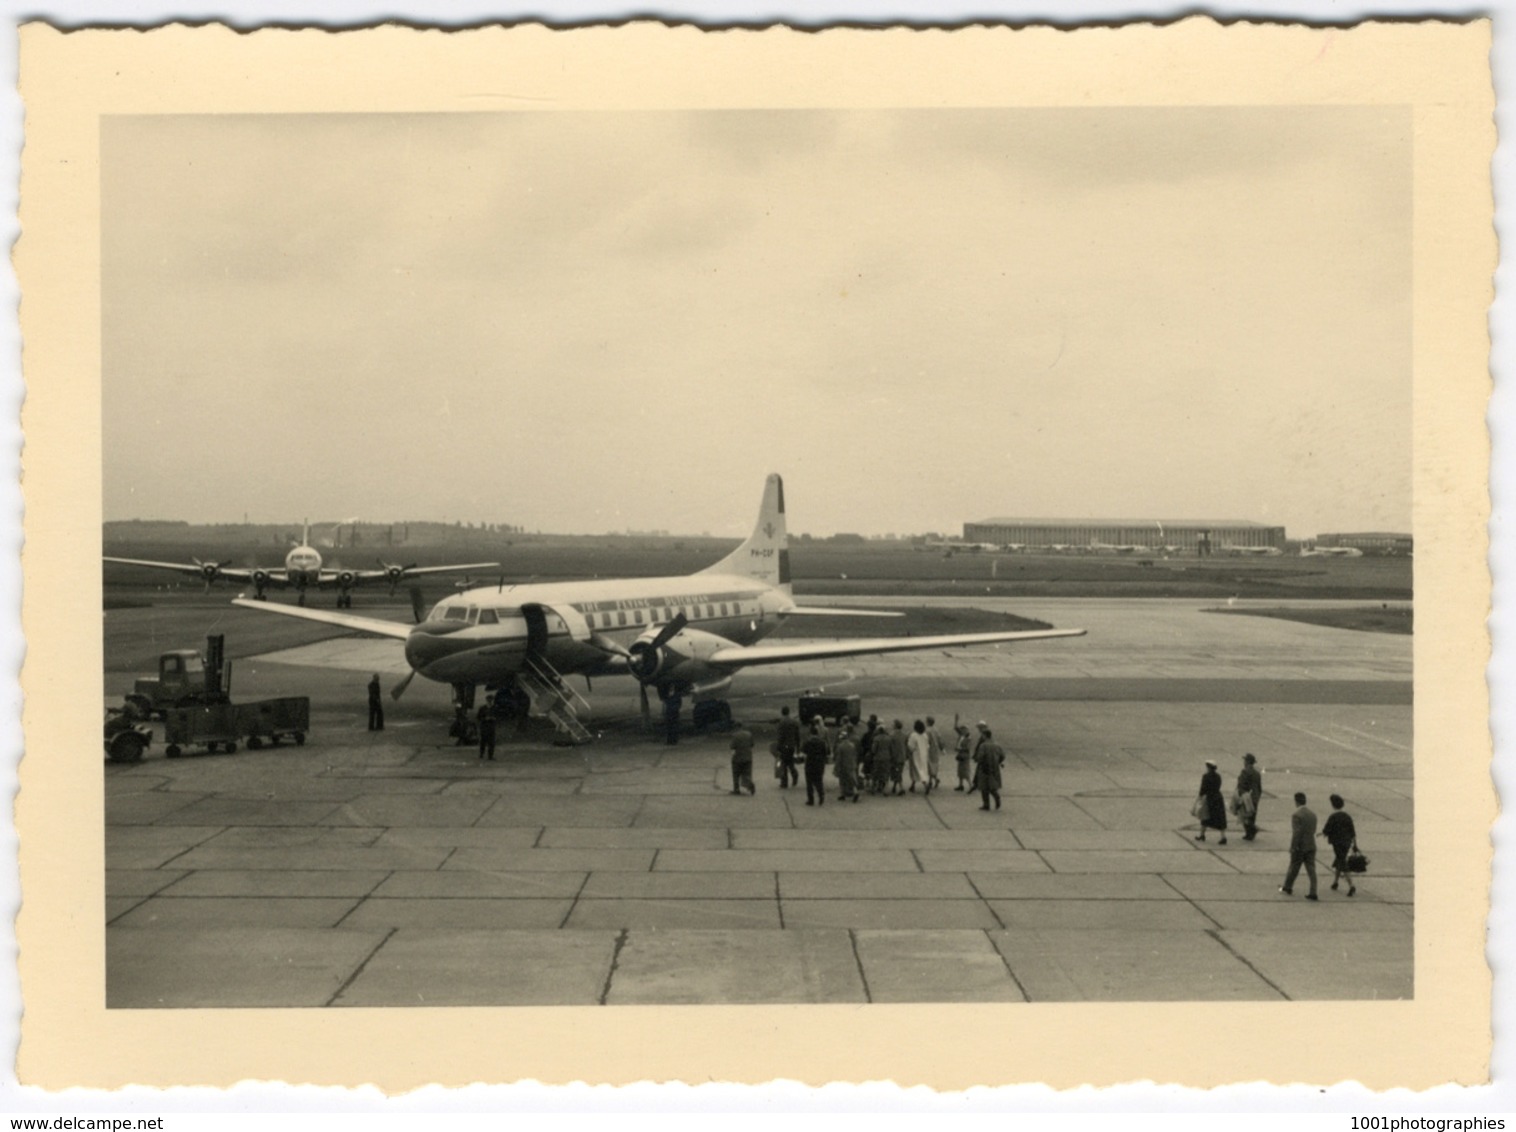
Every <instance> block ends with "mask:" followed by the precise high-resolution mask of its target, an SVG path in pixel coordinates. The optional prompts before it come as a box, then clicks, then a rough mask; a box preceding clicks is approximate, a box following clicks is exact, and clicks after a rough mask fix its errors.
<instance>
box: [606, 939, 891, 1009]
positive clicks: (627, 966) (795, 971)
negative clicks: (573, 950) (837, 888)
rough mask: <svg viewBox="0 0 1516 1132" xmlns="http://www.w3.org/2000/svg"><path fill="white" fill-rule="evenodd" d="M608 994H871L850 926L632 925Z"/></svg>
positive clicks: (623, 1000)
mask: <svg viewBox="0 0 1516 1132" xmlns="http://www.w3.org/2000/svg"><path fill="white" fill-rule="evenodd" d="M605 1001H606V1002H607V1003H609V1004H612V1005H618V1004H632V1003H708V1002H730V1003H745V1002H751V1003H768V1002H865V1001H867V998H866V995H865V994H864V989H863V977H862V974H861V972H860V971H859V968H858V961H857V957H856V956H855V955H854V953H853V942H852V939H851V937H850V936H849V934H848V933H847V932H846V931H838V930H818V931H785V932H777V931H775V932H767V931H681V930H675V931H657V932H655V931H629V932H627V933H626V937H625V942H624V943H623V945H622V947H621V951H620V953H619V954H618V956H617V959H616V969H615V972H614V974H613V975H612V976H611V982H610V990H609V993H608V994H607V995H606V996H605Z"/></svg>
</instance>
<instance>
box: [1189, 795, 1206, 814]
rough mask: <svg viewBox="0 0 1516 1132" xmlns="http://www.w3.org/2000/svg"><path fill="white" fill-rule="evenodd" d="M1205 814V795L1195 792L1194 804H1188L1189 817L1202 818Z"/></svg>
mask: <svg viewBox="0 0 1516 1132" xmlns="http://www.w3.org/2000/svg"><path fill="white" fill-rule="evenodd" d="M1205 814H1206V806H1205V795H1204V794H1196V795H1195V801H1194V804H1193V805H1191V806H1190V817H1192V818H1200V819H1202V820H1204V818H1205Z"/></svg>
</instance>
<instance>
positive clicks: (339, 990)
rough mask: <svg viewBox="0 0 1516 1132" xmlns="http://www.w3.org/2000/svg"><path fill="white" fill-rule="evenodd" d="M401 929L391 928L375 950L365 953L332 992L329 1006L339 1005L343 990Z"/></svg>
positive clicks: (350, 984) (375, 945) (376, 945)
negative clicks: (349, 973)
mask: <svg viewBox="0 0 1516 1132" xmlns="http://www.w3.org/2000/svg"><path fill="white" fill-rule="evenodd" d="M399 930H400V929H399V928H391V929H390V930H389V931H387V932H385V933H384V938H383V939H381V940H380V941H379V942H378V943H376V944H374V950H372V951H370V952H369V953H368V954H367V955H365V956H364V957H363V960H362V962H360V963H359V964H358V966H356V967H354V968H353V973H352V974H351V975H349V976H348V977H347V978H346V979H344V980H343V981H342V985H341V986H340V987H338V988H337V989H336V990H335V991H333V992H332V997H331V998H329V999H327V1000H326V1005H327V1006H335V1005H337V1000H338V999H339V998H341V997H342V992H343V991H345V990H347V988H348V987H350V986H352V985H353V980H355V979H356V978H357V977H358V976H359V975H361V974H363V971H364V968H366V967H367V966H368V965H369V960H371V959H372V958H373V957H374V956H375V955H378V954H379V949H380V948H381V947H383V946H384V945H385V944H386V943H388V942H389V941H390V937H391V936H393V935H394V934H395V933H396V932H397V931H399Z"/></svg>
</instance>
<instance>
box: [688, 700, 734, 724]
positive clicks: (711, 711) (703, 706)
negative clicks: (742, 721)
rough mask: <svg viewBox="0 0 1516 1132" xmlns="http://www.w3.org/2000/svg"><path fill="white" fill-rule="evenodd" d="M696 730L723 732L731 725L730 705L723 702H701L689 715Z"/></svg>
mask: <svg viewBox="0 0 1516 1132" xmlns="http://www.w3.org/2000/svg"><path fill="white" fill-rule="evenodd" d="M690 717H691V719H692V720H693V721H694V724H695V726H696V727H697V728H701V729H702V730H703V729H705V728H715V729H717V730H724V729H726V728H728V727H730V726H731V725H732V705H731V704H729V703H727V702H726V701H725V700H702V701H701V702H700V703H698V704H696V705H695V707H694V709H693V710H692V711H691V713H690Z"/></svg>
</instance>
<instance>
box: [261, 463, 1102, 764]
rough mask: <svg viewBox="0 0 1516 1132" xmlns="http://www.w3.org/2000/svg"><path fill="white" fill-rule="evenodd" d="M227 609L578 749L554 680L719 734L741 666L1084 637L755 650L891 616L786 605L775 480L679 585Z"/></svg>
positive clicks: (561, 688) (888, 640)
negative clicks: (371, 651) (738, 541)
mask: <svg viewBox="0 0 1516 1132" xmlns="http://www.w3.org/2000/svg"><path fill="white" fill-rule="evenodd" d="M233 604H235V605H241V606H245V607H247V608H250V609H258V610H261V611H262V612H265V613H280V614H284V615H286V616H291V617H303V618H305V619H307V620H310V621H320V622H323V623H325V624H329V625H340V626H343V627H345V628H348V629H355V630H358V631H360V632H365V633H373V634H376V635H379V636H385V637H393V638H395V639H397V640H402V641H404V642H405V658H406V660H407V661H408V662H409V664H410V666H411V673H410V675H409V676H407V677H405V679H404V680H402V681H401V682H400V683H399V684H398V685H397V686H396V687H395V688H394V689H393V690H392V691H391V695H393V696H395V697H397V698H398V697H399V695H400V694H401V692H403V691H404V690H405V688H406V687H407V686H408V685H409V683H410V681H411V679H412V677H414V676H415V675H416V674H418V673H419V674H420V675H422V676H425V677H427V678H428V679H430V680H437V681H440V682H443V683H447V684H452V685H453V687H454V699H455V702H456V703H458V704H459V705H460V707H466V706H467V705H469V704H471V703H472V701H473V697H474V694H475V689H476V688H477V687H478V686H479V685H481V684H482V685H484V686H485V687H487V688H496V689H500V690H501V694H502V695H505V696H508V697H509V698H511V699H512V700H514V702H515V703H516V704H517V706H518V709H527V710H530V711H531V713H532V714H534V715H547V716H549V717H550V718H552V719H553V720H554V721H555V722H556V723H557V724H558V726H559V727H560V728H562V729H564V730H566V731H569V732H571V733H573V734H574V735H575V736H576V737H578V738H580V739H583V738H587V737H588V735H589V733H588V731H587V730H586V729H585V728H584V727H583V725H582V724H581V723H579V721H578V718H577V716H576V714H575V711H574V706H575V703H576V702H577V703H580V704H582V703H583V701H582V700H581V699H580V698H579V697H578V696H577V694H576V693H574V692H573V691H572V690H571V689H569V687H568V686H567V685H566V684H565V683H564V681H563V676H564V674H569V673H577V674H582V675H584V676H586V677H590V676H610V675H617V674H623V673H624V674H627V675H630V676H632V677H633V678H635V679H636V680H637V681H638V683H639V684H640V685H641V686H642V703H643V708H644V711H646V710H647V704H648V699H647V690H648V689H649V688H652V689H654V690H655V691H656V692H657V693H658V698H659V699H660V700H661V701H663V704H664V711H665V716H666V718H667V719H669V720H670V722H671V724H672V723H674V722H677V719H678V714H679V708H680V704H681V702H682V700H683V698H684V697H686V696H688V697H690V698H692V699H693V700H694V701H695V710H696V719H697V722H698V721H700V720H701V719H702V718H703V719H705V720H707V721H718V720H722V719H729V718H730V710H729V708H728V707H727V705H726V703H725V701H724V700H722V699H720V697H721V696H722V694H723V693H725V692H726V690H727V689H728V688H729V687H730V686H731V683H732V677H733V675H734V674H735V673H736V672H737V671H739V670H740V669H743V668H747V667H749V666H751V665H762V664H787V663H791V662H794V661H804V660H818V659H829V658H836V657H846V656H860V655H867V654H874V653H887V652H904V651H908V650H916V649H941V648H952V647H957V646H962V645H987V644H998V643H1002V642H1015V641H1036V640H1047V639H1051V638H1055V637H1077V636H1082V635H1083V634H1084V630H1083V629H1040V630H1032V631H1019V632H993V633H958V634H950V635H945V636H927V637H872V638H867V639H862V640H843V641H826V642H810V643H796V644H776V645H758V644H757V643H756V642H758V641H759V640H760V639H761V638H763V637H765V636H767V635H768V634H769V633H771V632H773V631H774V630H775V629H776V628H778V627H779V625H780V624H782V623H783V622H784V621H785V619H787V618H789V617H796V616H807V615H809V616H818V615H850V616H866V617H895V616H899V614H895V613H877V612H874V611H870V610H857V609H822V608H817V607H814V606H802V605H797V604H796V603H795V599H794V597H793V596H792V593H791V587H790V560H789V550H788V538H787V535H786V531H785V515H784V485H783V483H782V481H781V480H780V478H779V476H777V475H771V476H769V477H768V481H767V483H766V484H765V486H764V492H763V503H762V506H761V507H760V509H759V512H758V522H757V525H756V526H755V527H754V529H753V533H752V535H751V536H750V537H749V538H748V540H747V541H746V542H744V543H743V544H742V545H741V546H739V547H738V548H737V549H736V550H734V551H732V553H730V554H729V555H727V556H726V557H725V558H723V559H722V560H721V561H720V562H717V563H716V564H715V565H713V566H709V567H707V568H706V569H704V570H701V571H699V572H698V573H695V574H690V575H688V576H684V577H665V578H622V579H610V580H602V581H586V582H559V583H542V584H532V585H519V586H510V587H506V586H487V587H484V588H479V589H471V590H467V591H464V592H462V593H458V594H455V595H453V596H451V597H448V598H444V599H443V600H442V601H440V602H438V603H437V605H436V606H435V607H433V609H432V610H431V612H430V613H429V614H428V615H427V617H426V618H425V620H422V621H421V622H420V623H419V624H417V625H414V626H409V625H402V624H399V623H397V622H394V621H385V620H381V619H379V618H372V617H361V616H354V615H352V614H345V613H332V612H327V611H325V610H313V609H299V608H295V607H292V606H288V605H259V604H256V603H254V602H250V601H244V600H240V599H239V600H238V601H236V602H234V603H233ZM418 615H419V611H418Z"/></svg>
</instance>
